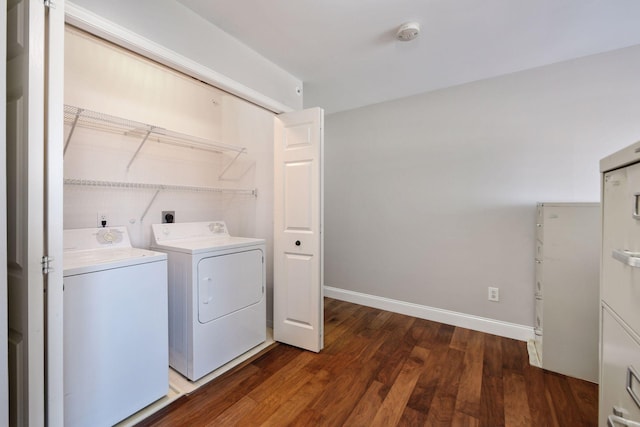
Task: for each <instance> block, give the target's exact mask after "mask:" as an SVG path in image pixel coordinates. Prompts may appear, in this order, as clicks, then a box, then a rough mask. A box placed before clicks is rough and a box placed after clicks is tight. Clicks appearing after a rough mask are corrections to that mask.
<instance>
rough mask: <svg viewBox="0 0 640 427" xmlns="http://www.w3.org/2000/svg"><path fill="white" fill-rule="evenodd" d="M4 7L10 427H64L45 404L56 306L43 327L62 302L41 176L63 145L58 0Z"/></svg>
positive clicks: (57, 389)
mask: <svg viewBox="0 0 640 427" xmlns="http://www.w3.org/2000/svg"><path fill="white" fill-rule="evenodd" d="M6 4H7V40H6V46H7V75H6V80H7V97H6V100H7V104H6V128H7V129H6V135H7V138H6V145H7V150H6V156H7V159H6V160H7V162H6V164H7V167H6V176H7V208H8V209H7V276H8V301H9V303H8V304H9V319H8V323H9V325H8V327H9V336H8V341H9V346H8V351H9V354H8V359H9V360H8V362H9V394H10V396H11V399H10V407H9V418H10V419H9V424H10V425H19V426H22V425H29V426H40V425H45V424H48V425H62V422H61V420H62V418H61V415H62V409H61V407H58V406H57V404H54V405H53V406H47V404H46V402H50V401H51V399H53V401H54V402H55V401H56V400H58V401H59V402H62V395H61V390H62V382H61V380H60V381H59V383H58V380H57V378H58V377H60V378H61V375H62V359H61V355H62V350H61V349H62V345H63V343H62V339H61V336H62V335H61V330H62V327H61V325H62V323H61V322H62V317H61V315H60V312H61V309H62V306H61V305H60V306H59V307H50V309H49V310H48V311H47V312H46V313H47V315H48V316H49V317H51V316H54V317H55V316H58V317H59V322H60V323H59V324H55V323H53V324H51V325H48V324H47V323H46V322H45V310H46V302H47V300H48V299H49V298H50V297H51V296H53V297H54V299H56V298H60V297H59V296H58V295H57V294H56V292H61V291H62V286H61V282H62V256H61V254H62V250H61V244H62V243H61V241H62V227H61V220H60V221H59V222H58V221H57V220H56V219H55V214H54V215H53V218H52V217H50V216H49V215H45V211H47V210H48V209H49V208H52V209H54V210H55V209H60V218H61V208H60V206H61V203H62V191H61V189H60V188H59V186H60V185H62V184H61V182H62V181H61V180H60V183H59V184H54V185H53V191H54V192H58V194H57V195H54V199H50V195H49V193H48V192H49V191H50V190H51V188H49V187H48V185H47V182H46V179H45V177H46V175H52V176H56V174H59V173H61V168H62V161H61V160H58V154H57V150H58V148H57V147H56V144H60V149H61V147H62V112H61V111H60V113H59V117H58V112H57V109H61V108H62V107H61V106H62V90H61V88H59V87H57V86H56V85H61V84H62V68H61V67H62V64H61V62H60V61H62V58H63V56H62V55H63V48H64V47H63V44H62V43H61V42H62V37H63V33H60V31H61V28H63V25H64V8H63V6H64V0H57V1H56V2H55V8H56V9H51V10H48V8H47V7H46V6H45V2H44V1H42V0H10V1H8V2H7V3H6ZM49 52H50V53H51V54H49ZM49 79H51V80H49ZM54 79H59V80H58V81H56V80H54ZM49 81H51V84H49V83H48V82H49ZM58 104H59V106H58ZM58 132H59V135H58ZM59 158H60V159H61V158H62V156H60V157H59ZM48 162H53V163H52V165H48ZM56 162H57V163H56ZM56 171H57V172H56ZM45 172H46V174H45ZM56 188H59V189H57V190H56ZM45 189H46V190H45ZM55 197H58V198H59V200H55ZM47 221H50V222H51V224H50V225H51V226H52V227H58V229H57V232H56V231H54V232H53V233H52V234H51V235H49V236H45V227H46V224H47ZM45 237H46V238H47V240H48V242H47V241H46V240H45ZM56 240H57V241H56ZM48 245H51V246H52V247H54V248H57V247H58V245H60V252H59V255H58V254H57V253H55V251H54V255H56V256H57V257H58V258H57V260H58V265H59V268H57V269H56V270H55V273H53V274H52V275H51V277H52V279H48V282H49V283H53V284H55V285H56V286H58V284H57V282H58V281H57V280H55V278H59V282H60V284H59V289H52V292H50V293H48V295H47V298H46V299H45V275H44V274H43V265H42V261H43V257H44V255H45V254H46V253H47V252H46V247H47V246H48ZM56 313H57V314H56ZM51 331H54V335H53V336H54V337H56V338H54V339H53V340H52V339H49V342H48V343H47V344H48V345H49V348H50V349H52V350H53V353H55V355H54V356H53V357H52V358H46V356H45V354H46V353H45V348H46V347H45V339H47V338H46V334H47V333H49V332H51ZM55 331H57V332H55ZM56 333H57V334H59V335H57V336H56V335H55V334H56ZM58 340H59V341H58ZM45 370H48V371H49V372H52V373H53V371H55V374H53V375H52V379H51V380H50V381H47V380H46V379H45V378H46V376H45ZM56 393H60V394H59V395H58V394H56Z"/></svg>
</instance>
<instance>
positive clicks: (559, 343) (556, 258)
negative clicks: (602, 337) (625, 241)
mask: <svg viewBox="0 0 640 427" xmlns="http://www.w3.org/2000/svg"><path fill="white" fill-rule="evenodd" d="M536 221H537V223H536V259H535V263H536V264H535V265H536V269H535V272H536V278H535V279H536V280H535V304H536V309H535V316H536V318H535V332H536V334H535V337H536V341H535V344H536V351H537V353H538V357H539V358H540V361H541V362H542V367H543V368H544V369H547V370H550V371H554V372H559V373H562V374H565V375H569V376H572V377H576V378H581V379H584V380H588V381H592V382H597V381H598V300H599V297H598V279H599V256H600V248H599V244H600V205H599V204H598V203H539V204H538V211H537V220H536ZM543 343H544V350H543Z"/></svg>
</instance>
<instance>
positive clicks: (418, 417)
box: [397, 406, 427, 427]
mask: <svg viewBox="0 0 640 427" xmlns="http://www.w3.org/2000/svg"><path fill="white" fill-rule="evenodd" d="M426 422H427V415H426V414H424V413H422V412H419V411H416V410H415V409H411V408H409V407H408V406H407V407H405V408H404V411H403V412H402V417H401V418H400V421H398V424H397V425H398V426H399V427H415V426H423V425H425V423H426Z"/></svg>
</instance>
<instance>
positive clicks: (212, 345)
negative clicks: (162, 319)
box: [151, 221, 267, 381]
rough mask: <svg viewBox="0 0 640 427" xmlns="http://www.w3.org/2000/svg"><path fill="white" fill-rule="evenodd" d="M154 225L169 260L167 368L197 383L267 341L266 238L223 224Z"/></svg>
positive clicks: (160, 247) (156, 238)
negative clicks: (233, 233)
mask: <svg viewBox="0 0 640 427" xmlns="http://www.w3.org/2000/svg"><path fill="white" fill-rule="evenodd" d="M151 227H152V230H153V240H154V242H153V243H152V249H154V250H158V251H163V252H166V253H167V254H168V256H169V365H171V367H173V368H174V369H175V370H177V371H178V372H180V373H181V374H182V375H184V376H185V377H187V378H189V379H190V380H192V381H195V380H197V379H199V378H201V377H202V376H204V375H206V374H208V373H209V372H211V371H213V370H215V369H217V368H219V367H220V366H222V365H224V364H225V363H227V362H229V361H230V360H232V359H234V358H236V357H238V356H239V355H241V354H242V353H244V352H246V351H247V350H249V349H251V348H253V347H255V346H256V345H258V344H260V343H262V342H264V341H265V339H266V328H267V325H266V302H265V274H266V273H265V266H264V257H265V241H264V239H253V238H243V237H232V236H230V235H229V233H228V231H227V227H226V224H225V223H224V222H223V221H208V222H192V223H173V224H153V225H152V226H151Z"/></svg>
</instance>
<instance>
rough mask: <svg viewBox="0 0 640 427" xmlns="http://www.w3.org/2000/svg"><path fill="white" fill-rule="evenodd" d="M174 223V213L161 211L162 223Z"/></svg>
mask: <svg viewBox="0 0 640 427" xmlns="http://www.w3.org/2000/svg"><path fill="white" fill-rule="evenodd" d="M172 222H176V211H162V223H163V224H168V223H172Z"/></svg>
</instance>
